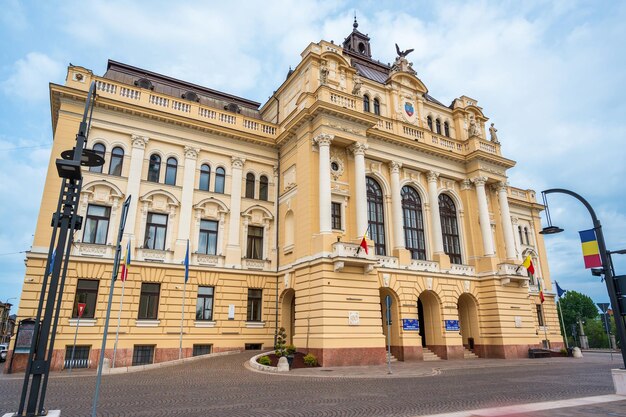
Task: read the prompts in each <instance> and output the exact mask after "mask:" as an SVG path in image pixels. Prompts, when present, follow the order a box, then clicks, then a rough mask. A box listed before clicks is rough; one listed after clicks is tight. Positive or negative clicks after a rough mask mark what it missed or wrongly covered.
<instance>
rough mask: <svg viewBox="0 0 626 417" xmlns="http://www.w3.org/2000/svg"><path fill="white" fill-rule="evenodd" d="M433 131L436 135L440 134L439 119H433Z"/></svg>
mask: <svg viewBox="0 0 626 417" xmlns="http://www.w3.org/2000/svg"><path fill="white" fill-rule="evenodd" d="M435 131H436V132H437V134H438V135H441V120H439V119H437V120H435Z"/></svg>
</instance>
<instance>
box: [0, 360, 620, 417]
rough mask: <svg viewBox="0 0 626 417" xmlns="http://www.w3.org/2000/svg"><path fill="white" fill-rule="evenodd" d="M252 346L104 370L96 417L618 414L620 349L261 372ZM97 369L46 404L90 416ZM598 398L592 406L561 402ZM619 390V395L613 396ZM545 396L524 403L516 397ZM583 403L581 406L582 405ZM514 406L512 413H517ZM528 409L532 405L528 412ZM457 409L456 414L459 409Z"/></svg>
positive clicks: (64, 380)
mask: <svg viewBox="0 0 626 417" xmlns="http://www.w3.org/2000/svg"><path fill="white" fill-rule="evenodd" d="M253 354H254V352H244V353H241V354H235V355H228V356H221V357H214V358H207V359H201V360H198V361H194V362H190V363H185V364H182V365H178V366H175V367H164V368H159V369H154V370H148V371H142V372H135V373H127V374H118V375H107V376H104V377H103V384H102V393H101V396H100V407H99V413H98V415H100V416H120V417H121V416H189V417H193V416H220V417H229V416H242V417H243V416H377V417H379V416H394V417H395V416H406V417H413V416H421V415H435V414H442V413H453V414H450V415H454V416H456V417H463V416H468V417H469V416H472V415H475V416H482V415H504V414H502V413H500V414H497V413H496V414H494V413H493V411H492V412H486V411H484V410H483V411H476V412H468V410H480V409H485V408H491V407H503V406H511V405H516V407H519V409H517V408H515V407H514V408H512V409H508V410H507V411H506V415H513V416H522V415H523V416H532V417H543V416H588V415H593V416H603V415H606V416H626V413H625V412H623V411H622V409H626V401H615V400H616V399H618V397H615V396H608V395H610V394H613V393H614V391H613V385H612V381H611V375H610V370H611V369H612V368H617V367H619V365H620V361H619V359H620V358H619V356H617V355H615V356H614V359H613V361H611V359H610V357H609V355H608V354H602V353H595V354H592V353H589V354H585V358H583V359H580V360H576V359H571V358H551V359H534V360H531V359H522V360H486V359H477V360H466V361H463V360H459V361H438V362H396V363H394V364H392V372H393V373H392V374H391V375H389V374H388V373H387V367H386V366H368V367H350V368H348V367H344V368H316V369H301V370H294V371H292V372H290V373H289V374H288V375H277V374H265V373H260V372H256V371H253V370H251V369H250V368H249V367H247V366H246V363H247V359H248V358H250V357H251V356H252V355H253ZM22 381H23V377H22V376H21V375H0V415H2V413H5V412H9V411H15V409H16V408H17V402H18V396H19V393H20V388H21V384H22ZM94 386H95V372H93V371H92V370H89V371H77V372H75V373H74V374H73V375H68V373H67V372H62V373H55V374H53V375H52V377H51V379H50V383H49V389H48V396H47V398H48V400H47V402H46V405H47V407H48V408H50V409H57V408H58V409H61V410H62V415H63V416H65V417H67V416H88V415H90V410H91V401H92V398H93V392H94ZM592 396H602V397H598V398H600V399H602V401H600V400H598V401H597V404H595V403H594V404H587V405H585V404H583V403H580V404H577V405H576V407H574V408H567V407H568V405H571V404H573V403H571V402H568V401H564V402H563V400H571V399H584V398H586V397H592ZM619 398H621V397H619ZM541 402H550V403H548V404H549V405H548V407H549V408H548V409H542V408H541V406H539V407H535V408H534V409H532V408H531V409H528V410H525V409H524V408H523V407H524V406H523V405H525V406H529V405H531V404H530V403H533V404H535V403H541ZM581 404H582V405H581ZM514 410H518V411H519V412H515V411H514ZM533 410H534V411H533ZM459 412H462V413H459Z"/></svg>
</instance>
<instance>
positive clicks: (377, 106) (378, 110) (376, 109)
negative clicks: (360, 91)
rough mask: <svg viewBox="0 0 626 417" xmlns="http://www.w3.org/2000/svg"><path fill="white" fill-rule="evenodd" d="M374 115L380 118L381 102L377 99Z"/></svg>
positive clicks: (375, 100)
mask: <svg viewBox="0 0 626 417" xmlns="http://www.w3.org/2000/svg"><path fill="white" fill-rule="evenodd" d="M374 114H376V115H378V116H380V101H379V100H378V99H377V98H375V99H374Z"/></svg>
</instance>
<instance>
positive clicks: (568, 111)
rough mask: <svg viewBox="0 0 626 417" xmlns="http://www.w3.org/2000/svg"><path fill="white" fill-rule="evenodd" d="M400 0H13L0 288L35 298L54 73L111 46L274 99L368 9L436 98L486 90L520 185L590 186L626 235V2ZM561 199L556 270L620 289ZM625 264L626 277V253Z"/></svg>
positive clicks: (186, 75) (105, 54) (2, 134)
mask: <svg viewBox="0 0 626 417" xmlns="http://www.w3.org/2000/svg"><path fill="white" fill-rule="evenodd" d="M198 3H200V4H198ZM398 3H399V2H392V1H358V2H353V1H350V2H331V1H312V0H298V1H282V2H275V1H263V2H252V1H248V2H242V1H231V2H219V3H218V2H193V1H177V2H171V1H150V2H147V1H146V2H131V1H126V0H125V1H119V0H112V1H106V2H105V1H89V2H79V1H69V0H68V1H48V2H35V1H14V0H6V1H4V2H3V10H2V13H1V14H0V197H1V198H2V199H3V200H4V204H2V205H0V218H1V219H2V220H3V221H2V225H1V226H0V300H1V301H5V300H7V299H9V298H11V297H19V295H20V291H21V285H22V282H23V277H24V262H23V260H24V254H23V252H24V251H26V250H28V249H29V248H30V245H31V243H32V234H33V232H34V229H35V221H36V218H37V213H38V210H39V204H40V199H41V191H42V187H43V183H44V175H45V168H46V165H47V163H48V159H49V153H50V145H51V141H52V132H51V123H50V107H49V94H48V82H54V83H59V84H62V83H63V82H64V79H65V71H66V68H67V65H68V64H69V63H70V62H71V63H73V64H75V65H81V66H84V67H87V68H89V69H91V70H93V71H94V72H95V73H96V74H98V75H102V74H103V73H104V71H105V69H106V62H107V59H109V58H110V59H114V60H118V61H122V62H125V63H128V64H131V65H135V66H138V67H141V68H146V69H149V70H152V71H156V72H159V73H163V74H166V75H169V76H172V77H176V78H180V79H184V80H187V81H191V82H194V83H197V84H201V85H204V86H207V87H210V88H213V89H217V90H222V91H225V92H228V93H232V94H237V95H241V96H243V97H247V98H250V99H253V100H256V101H259V102H265V101H266V100H267V98H268V97H269V96H270V95H271V94H272V91H274V90H275V89H276V88H278V86H279V85H280V83H281V82H282V81H283V80H284V78H285V75H286V74H287V70H288V68H289V66H290V65H291V66H295V65H296V64H297V63H298V62H299V54H300V52H301V51H302V50H303V49H304V48H305V47H306V46H307V45H308V44H309V43H310V42H317V41H319V40H320V39H326V40H334V41H335V42H336V43H340V42H341V41H342V40H343V38H344V37H345V36H346V35H348V34H349V33H350V31H351V30H352V19H353V13H354V11H355V10H356V13H357V15H358V20H359V30H361V31H362V32H365V33H368V34H369V35H370V37H371V38H372V52H373V55H374V57H375V58H377V59H379V60H381V61H383V62H392V61H393V59H394V57H395V47H394V43H396V42H397V43H398V44H399V45H400V47H401V49H409V48H415V52H413V53H412V54H411V55H410V57H409V58H410V60H412V61H413V63H414V65H413V67H414V68H415V69H416V71H417V73H418V76H419V77H420V78H421V80H422V81H423V82H424V83H425V84H426V86H427V87H428V88H429V90H430V94H431V95H433V96H434V97H436V98H437V99H439V100H440V101H442V102H444V103H449V102H451V101H452V99H453V98H455V97H459V96H461V95H464V94H465V95H468V96H470V97H472V98H475V99H477V100H478V102H479V105H481V106H482V107H483V109H484V112H485V114H486V115H487V116H488V117H490V119H491V122H494V123H495V124H496V127H497V128H498V130H499V132H498V135H499V138H500V141H501V142H502V149H503V153H504V155H505V156H507V157H509V158H511V159H514V160H516V161H517V163H518V164H517V167H515V168H514V169H512V170H510V171H509V177H510V183H511V184H512V185H514V186H517V187H521V188H532V189H535V190H537V191H538V192H539V191H541V190H543V189H546V188H553V187H560V188H568V189H571V190H574V191H576V192H578V193H580V194H582V195H583V196H584V197H585V198H587V199H588V200H589V202H590V203H591V204H592V205H593V207H594V208H595V210H596V212H597V214H598V216H599V218H600V220H601V221H602V222H603V226H604V229H605V235H606V240H607V246H608V247H609V248H610V249H614V250H616V249H624V248H626V208H625V205H624V203H625V201H626V197H625V196H624V192H625V191H626V187H625V186H624V183H623V181H624V179H625V178H626V175H625V174H626V164H624V161H625V159H626V158H625V157H626V147H625V146H624V144H625V142H626V124H625V122H624V120H625V117H624V116H625V115H626V101H624V100H623V99H622V97H621V95H622V94H623V92H624V91H625V87H626V71H624V67H625V66H626V53H625V52H624V45H625V44H626V25H624V24H623V22H624V21H625V20H626V3H624V2H610V1H594V2H583V1H573V0H572V1H569V0H567V1H555V2H536V1H524V2H519V1H503V2H495V1H491V2H487V1H463V2H456V1H445V2H425V1H415V2H407V3H410V5H406V6H400V5H399V4H398ZM549 202H550V207H551V214H552V218H553V221H554V223H555V224H559V225H560V226H562V227H564V228H565V229H566V233H563V234H560V235H556V236H552V237H548V238H547V239H546V245H547V252H548V256H549V263H550V270H551V273H552V278H553V280H554V279H556V280H557V281H559V283H560V284H561V286H562V287H563V288H565V289H572V290H577V291H580V292H583V293H586V294H588V295H590V296H591V297H592V298H593V299H594V300H595V301H597V302H602V301H608V296H607V294H606V288H605V286H604V284H602V283H601V282H600V280H599V278H597V277H592V276H591V275H590V273H589V272H588V271H586V270H584V269H583V263H582V255H581V249H580V242H579V240H578V234H577V233H576V231H578V230H583V229H587V228H591V220H590V218H589V216H588V214H587V213H586V211H585V209H584V207H583V206H582V205H580V204H579V203H578V202H576V201H575V200H573V199H572V198H570V197H567V196H557V195H555V196H551V197H550V198H549ZM617 256H618V257H619V255H617ZM616 268H617V273H618V274H620V273H622V274H626V261H622V260H619V259H616ZM15 301H16V300H12V301H11V302H15Z"/></svg>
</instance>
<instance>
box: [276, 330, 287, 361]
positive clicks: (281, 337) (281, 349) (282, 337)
mask: <svg viewBox="0 0 626 417" xmlns="http://www.w3.org/2000/svg"><path fill="white" fill-rule="evenodd" d="M274 349H275V353H276V356H278V357H279V358H280V357H281V356H286V355H287V333H286V332H285V328H284V327H281V328H280V329H278V335H277V336H276V345H275V346H274Z"/></svg>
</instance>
